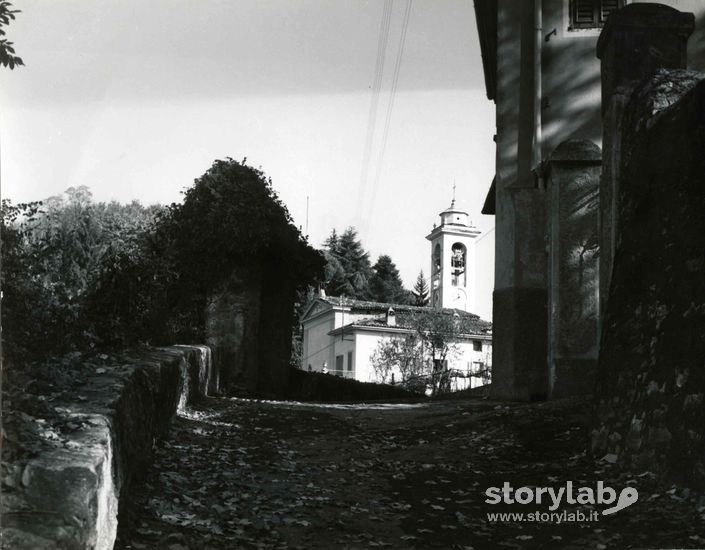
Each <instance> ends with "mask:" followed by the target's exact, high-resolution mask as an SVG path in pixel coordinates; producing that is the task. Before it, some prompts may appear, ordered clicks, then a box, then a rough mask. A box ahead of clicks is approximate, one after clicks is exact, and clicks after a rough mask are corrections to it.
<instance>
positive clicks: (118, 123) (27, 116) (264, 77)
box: [0, 0, 495, 318]
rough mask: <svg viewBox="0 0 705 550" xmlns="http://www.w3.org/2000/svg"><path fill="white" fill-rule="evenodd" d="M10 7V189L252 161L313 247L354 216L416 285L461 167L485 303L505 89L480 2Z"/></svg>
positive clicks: (5, 83)
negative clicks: (489, 75)
mask: <svg viewBox="0 0 705 550" xmlns="http://www.w3.org/2000/svg"><path fill="white" fill-rule="evenodd" d="M14 4H15V7H16V8H18V9H21V10H22V12H21V13H19V14H18V15H17V19H16V21H14V22H13V23H12V24H11V25H10V27H9V28H8V29H7V31H8V38H9V40H11V41H13V42H14V44H15V47H16V50H17V53H18V55H20V56H21V57H22V58H23V60H24V62H25V65H26V66H25V67H21V68H18V69H15V70H14V71H9V70H7V69H3V70H1V71H0V79H1V80H0V105H1V106H2V109H1V110H0V185H1V192H2V196H3V198H8V199H10V200H12V201H13V202H15V203H16V202H23V201H29V200H40V199H44V198H47V197H49V196H52V195H58V194H61V193H62V192H63V191H64V190H65V189H67V188H68V187H71V186H74V187H76V186H79V185H87V186H88V187H90V189H91V191H92V192H93V197H94V199H95V200H97V201H109V200H118V201H120V202H129V201H131V200H133V199H137V200H139V201H140V202H142V203H143V204H145V205H148V204H153V203H162V204H168V203H171V202H174V201H180V200H181V194H180V192H181V191H182V190H184V189H186V188H188V187H189V186H191V185H192V184H193V181H194V179H196V178H197V177H199V176H200V175H202V174H203V173H204V172H205V171H206V170H207V169H208V168H209V167H210V166H211V164H212V163H213V161H214V160H215V159H223V158H226V157H231V158H234V159H236V160H242V159H243V158H247V162H248V164H250V165H252V166H255V167H258V168H261V169H262V170H263V171H264V172H265V173H266V174H267V175H268V176H269V177H271V179H272V182H273V186H274V188H275V190H276V191H277V192H278V193H279V195H280V197H281V198H282V200H283V201H284V203H285V204H286V205H287V207H288V209H289V211H290V212H291V214H292V216H293V218H294V221H295V223H296V224H297V225H298V226H301V229H302V231H303V232H304V233H306V234H308V236H309V240H310V242H311V244H312V245H314V246H317V247H318V246H321V245H322V243H323V241H324V240H325V239H326V237H327V236H328V235H329V234H330V232H331V231H332V230H333V229H336V230H337V231H338V232H342V231H343V230H345V228H346V227H348V226H353V227H355V228H356V229H357V230H358V232H359V235H360V238H361V240H362V243H363V246H364V247H365V249H366V250H368V251H369V252H370V256H371V260H372V262H373V263H374V262H375V261H376V259H377V257H378V256H379V255H380V254H389V255H390V256H391V257H392V259H393V260H394V262H395V263H396V265H397V266H398V268H399V270H400V272H401V275H402V278H403V280H404V283H405V285H406V286H407V287H408V288H411V287H412V286H413V284H414V282H415V279H416V276H417V274H418V273H419V270H421V269H423V270H424V273H425V274H426V275H428V274H429V271H430V243H429V242H428V241H427V240H425V236H426V235H427V234H428V233H429V232H430V231H431V229H432V228H433V224H434V223H438V220H439V218H438V214H439V213H440V212H441V211H442V210H444V209H445V208H447V207H448V206H449V205H450V201H451V199H452V198H453V186H454V184H455V186H456V190H455V198H456V205H457V206H458V207H461V208H463V209H465V210H466V211H467V212H468V213H469V214H470V218H471V219H472V221H473V223H474V225H476V226H477V227H478V229H480V230H481V231H482V232H483V234H482V236H481V237H480V239H481V242H480V244H478V257H479V261H478V263H479V264H481V265H479V266H478V269H479V270H480V273H481V276H480V279H481V280H480V283H479V288H478V292H479V293H480V295H481V296H480V297H479V298H478V303H477V306H476V309H477V313H479V314H480V315H481V316H482V317H484V318H490V317H491V294H490V293H491V286H492V284H491V274H492V262H493V248H494V245H493V241H494V239H493V228H494V218H493V217H491V216H483V215H481V214H480V209H481V207H482V203H483V201H484V198H485V195H486V193H487V189H488V187H489V184H490V182H491V180H492V176H493V173H494V156H495V149H494V143H493V140H492V136H493V134H494V104H493V103H492V102H490V101H489V100H488V99H487V98H486V95H485V91H484V83H483V76H482V64H481V57H480V52H479V43H478V39H477V31H476V27H475V21H474V13H473V7H472V2H471V1H470V0H415V1H413V2H411V3H410V2H409V1H407V0H394V1H393V2H389V1H385V0H374V1H362V0H336V1H335V2H331V1H330V0H276V1H275V0H269V1H268V0H259V1H255V0H237V1H228V0H149V1H147V2H145V1H137V0H101V1H97V0H62V1H61V2H55V1H54V0H22V1H19V0H16V1H15V3H14ZM389 4H391V9H388V8H387V9H386V8H385V6H387V7H389ZM405 21H406V23H407V24H406V25H404V22H405ZM386 22H388V24H385V23H386ZM385 28H388V32H386V33H385V32H382V31H383V30H384V29H385ZM385 37H386V39H385ZM402 45H403V46H402ZM400 52H401V55H400ZM382 54H383V55H382ZM375 92H376V93H375ZM307 213H308V215H307ZM482 274H484V276H483V275H482Z"/></svg>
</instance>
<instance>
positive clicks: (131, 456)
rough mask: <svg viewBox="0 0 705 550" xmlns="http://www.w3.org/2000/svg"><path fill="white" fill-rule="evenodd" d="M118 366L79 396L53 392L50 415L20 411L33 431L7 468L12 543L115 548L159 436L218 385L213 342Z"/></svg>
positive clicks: (8, 539)
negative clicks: (120, 521)
mask: <svg viewBox="0 0 705 550" xmlns="http://www.w3.org/2000/svg"><path fill="white" fill-rule="evenodd" d="M110 363H111V364H106V365H105V366H100V367H99V368H95V369H94V370H93V371H92V373H91V374H90V375H89V376H88V377H87V379H86V380H85V383H83V384H81V385H80V387H76V388H75V391H72V392H71V393H72V396H71V398H70V399H69V398H68V397H59V398H57V399H54V398H52V397H49V398H46V397H45V399H44V400H43V401H46V400H47V399H48V400H50V401H51V406H50V407H46V408H45V411H46V414H44V415H41V414H36V413H35V414H36V416H34V415H29V414H27V413H26V412H23V411H12V414H13V415H19V417H20V418H18V419H17V422H22V423H23V425H24V428H23V431H24V433H28V430H33V431H31V434H33V435H32V436H31V437H25V441H24V442H23V444H22V445H19V444H17V445H18V446H20V447H21V449H20V451H17V452H16V453H15V458H14V459H13V460H12V461H11V462H10V463H4V464H3V479H2V483H3V495H2V511H1V513H2V548H12V549H18V550H21V549H27V550H30V549H31V550H42V549H47V550H48V549H57V548H58V549H86V548H90V549H96V550H103V549H106V550H109V549H111V548H112V547H113V544H114V542H115V536H116V533H117V517H118V510H119V499H120V494H121V492H123V491H124V490H125V489H126V488H127V487H129V486H130V485H131V484H132V483H135V482H136V481H139V479H140V476H141V475H142V474H143V473H144V472H145V471H146V469H147V467H148V465H149V464H150V461H151V455H152V448H153V445H154V442H155V440H156V439H157V438H160V437H163V436H164V435H166V432H167V430H168V427H169V423H170V421H171V419H172V418H173V416H174V415H175V413H176V412H177V410H178V409H179V408H183V407H185V406H186V405H187V404H188V403H189V402H192V401H195V400H197V399H199V398H200V397H203V396H205V395H208V394H212V393H215V392H216V391H217V390H218V387H217V385H218V376H217V372H216V371H215V370H214V368H213V365H212V362H211V357H210V349H209V348H207V347H205V346H174V347H169V348H159V349H152V350H148V351H140V352H135V353H133V354H125V355H120V356H117V357H116V358H114V359H113V360H112V361H111V362H110ZM42 397H44V396H42ZM40 399H41V397H40ZM3 437H4V438H5V433H4V432H3ZM8 439H9V437H8ZM27 439H31V442H28V441H27ZM10 443H11V444H12V441H11V442H10ZM4 444H5V445H6V446H7V445H8V443H7V442H4ZM6 450H7V449H6Z"/></svg>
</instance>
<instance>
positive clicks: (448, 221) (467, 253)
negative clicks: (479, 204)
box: [426, 186, 480, 312]
mask: <svg viewBox="0 0 705 550" xmlns="http://www.w3.org/2000/svg"><path fill="white" fill-rule="evenodd" d="M453 187H454V189H453V200H452V201H451V203H450V208H447V209H446V210H444V211H443V212H441V214H440V216H441V224H440V225H439V226H435V225H434V227H433V230H432V231H431V233H429V234H428V235H427V236H426V238H427V239H428V240H429V241H431V305H432V306H433V307H434V308H437V309H441V308H453V309H460V310H463V311H468V312H472V311H473V310H474V308H475V248H474V246H473V244H474V243H473V239H475V238H477V236H478V235H479V234H480V231H479V230H478V229H477V228H476V227H474V226H473V225H472V224H471V222H470V220H469V217H468V213H467V212H465V211H463V210H460V209H458V208H456V207H455V186H453Z"/></svg>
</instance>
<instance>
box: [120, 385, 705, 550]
mask: <svg viewBox="0 0 705 550" xmlns="http://www.w3.org/2000/svg"><path fill="white" fill-rule="evenodd" d="M588 410H589V409H588V404H587V402H586V401H584V400H571V401H565V402H552V403H543V404H501V403H492V402H488V401H485V400H482V399H466V400H449V401H435V402H431V403H419V404H397V405H393V404H389V405H312V404H306V405H303V404H299V403H287V402H281V403H276V402H264V401H254V400H243V399H227V398H211V399H208V400H207V401H205V402H204V403H202V404H201V405H200V406H199V407H196V408H193V409H191V410H190V411H189V412H188V413H187V414H186V415H183V416H179V417H177V418H176V419H175V421H174V423H173V426H172V429H171V434H170V438H169V439H168V440H167V441H163V442H160V443H158V445H157V449H156V452H155V463H154V466H153V467H152V469H151V470H150V471H149V472H147V473H146V475H145V480H144V483H142V484H141V485H139V486H137V487H134V488H133V490H132V492H131V494H130V495H129V496H128V498H127V499H125V505H124V508H123V509H121V511H120V517H119V521H120V528H119V532H118V542H117V544H116V548H117V549H122V550H126V549H135V550H142V549H149V550H151V549H160V548H165V549H169V550H186V549H197V550H216V549H236V548H273V549H275V548H281V549H285V548H295V549H306V550H308V549H325V550H331V549H334V548H336V549H337V548H340V549H363V548H364V549H370V548H400V549H403V548H421V549H423V548H448V549H471V548H472V549H486V548H487V549H490V548H491V549H496V548H500V549H501V548H537V549H538V548H560V549H567V550H570V549H581V550H582V549H588V548H589V549H607V548H610V549H612V548H676V547H679V548H703V547H705V538H703V537H705V515H704V514H705V499H704V498H702V497H698V496H697V495H693V494H690V493H689V492H688V491H687V489H681V488H678V487H674V486H671V485H668V484H663V483H659V482H658V480H656V479H655V476H654V475H653V474H652V473H651V472H620V471H619V470H618V469H617V467H616V466H615V465H611V464H609V462H608V461H606V460H602V459H597V460H596V459H593V458H590V457H588V456H586V455H585V453H584V452H583V450H584V448H585V446H586V442H587V439H588V437H587V427H586V426H587V420H588V413H587V411H588ZM505 481H506V482H509V483H510V484H511V485H512V486H513V487H515V488H518V487H522V486H526V487H554V488H555V489H556V490H558V489H559V488H560V487H566V483H567V481H572V482H573V485H574V486H575V487H576V489H575V491H576V492H577V488H578V487H592V488H593V489H594V488H595V487H596V484H597V482H598V481H604V482H605V485H606V486H611V487H614V488H615V489H617V491H618V492H619V491H621V489H623V488H626V487H634V488H636V489H637V490H638V492H639V500H638V502H637V503H635V504H633V505H632V506H630V507H628V508H625V509H624V510H621V511H619V512H617V513H615V514H613V515H609V516H607V515H602V514H601V511H602V510H603V509H605V508H607V506H606V505H603V504H596V505H594V506H592V505H590V504H582V505H581V504H574V505H566V504H562V505H561V506H560V507H559V508H558V509H557V510H556V513H563V512H565V513H566V514H567V513H572V512H576V511H580V512H582V513H583V514H585V515H586V516H588V515H589V513H590V512H591V511H595V512H596V514H595V516H596V517H597V519H596V520H595V519H593V520H585V521H573V522H566V521H563V522H561V523H558V522H557V521H556V520H555V519H554V521H533V522H532V521H523V522H522V521H517V519H516V518H505V519H504V521H489V519H488V513H497V512H513V513H524V514H528V513H531V512H535V511H538V512H542V513H544V512H548V504H541V505H538V504H525V505H521V504H516V503H515V504H498V505H491V504H488V503H486V502H485V499H486V498H487V496H486V495H485V490H486V489H487V488H488V487H493V486H496V487H501V486H502V484H503V483H504V482H505Z"/></svg>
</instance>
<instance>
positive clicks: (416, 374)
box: [371, 333, 426, 393]
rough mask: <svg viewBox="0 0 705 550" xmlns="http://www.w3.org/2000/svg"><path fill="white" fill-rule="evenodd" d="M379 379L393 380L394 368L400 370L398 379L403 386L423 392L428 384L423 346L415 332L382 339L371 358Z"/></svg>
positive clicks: (388, 381) (382, 380) (385, 381)
mask: <svg viewBox="0 0 705 550" xmlns="http://www.w3.org/2000/svg"><path fill="white" fill-rule="evenodd" d="M371 363H372V368H373V370H374V372H375V375H376V377H377V381H378V382H380V383H382V384H388V383H390V382H392V376H393V373H394V370H395V368H396V370H397V371H398V372H399V375H400V380H396V381H395V382H398V383H399V384H400V385H401V386H402V387H403V388H405V389H408V390H411V391H418V392H420V393H423V391H424V390H425V386H426V380H425V370H426V369H425V366H424V358H423V347H422V345H421V340H420V339H419V338H418V336H417V335H416V334H415V333H411V334H408V335H406V336H397V337H394V338H391V339H389V340H382V341H381V342H379V343H378V344H377V348H376V349H375V351H374V352H373V354H372V358H371Z"/></svg>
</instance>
